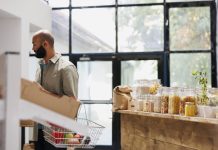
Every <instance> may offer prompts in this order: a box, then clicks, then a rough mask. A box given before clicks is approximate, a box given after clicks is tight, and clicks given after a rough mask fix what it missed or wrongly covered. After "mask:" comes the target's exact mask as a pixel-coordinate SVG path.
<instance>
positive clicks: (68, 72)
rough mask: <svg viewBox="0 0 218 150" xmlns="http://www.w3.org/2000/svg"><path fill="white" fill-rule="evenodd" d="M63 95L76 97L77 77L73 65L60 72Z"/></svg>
mask: <svg viewBox="0 0 218 150" xmlns="http://www.w3.org/2000/svg"><path fill="white" fill-rule="evenodd" d="M62 80H63V92H64V95H67V96H74V97H76V98H77V97H78V80H79V75H78V72H77V69H76V67H75V66H74V65H68V66H66V67H65V68H63V70H62Z"/></svg>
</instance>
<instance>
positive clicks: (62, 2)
mask: <svg viewBox="0 0 218 150" xmlns="http://www.w3.org/2000/svg"><path fill="white" fill-rule="evenodd" d="M48 1H49V5H50V6H51V7H68V6H69V0H48Z"/></svg>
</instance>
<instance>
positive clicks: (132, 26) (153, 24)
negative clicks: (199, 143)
mask: <svg viewBox="0 0 218 150" xmlns="http://www.w3.org/2000/svg"><path fill="white" fill-rule="evenodd" d="M126 12H128V13H126ZM118 27H119V29H118V45H119V48H118V51H119V52H144V51H162V50H163V7H162V6H145V7H122V8H119V9H118Z"/></svg>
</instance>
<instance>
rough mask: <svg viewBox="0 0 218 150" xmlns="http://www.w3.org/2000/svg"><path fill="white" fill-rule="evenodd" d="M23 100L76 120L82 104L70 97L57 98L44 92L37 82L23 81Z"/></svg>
mask: <svg viewBox="0 0 218 150" xmlns="http://www.w3.org/2000/svg"><path fill="white" fill-rule="evenodd" d="M21 85H22V87H21V98H22V99H24V100H27V101H29V102H32V103H34V104H36V105H40V106H42V107H44V108H47V109H49V110H52V111H54V112H56V113H59V114H61V115H63V116H66V117H69V118H73V119H74V118H75V117H76V116H77V113H78V109H79V107H80V102H79V101H77V100H73V99H72V98H71V97H68V96H61V97H60V96H57V95H54V94H51V93H49V92H48V91H45V90H42V88H41V87H40V86H39V85H38V84H37V83H35V82H32V81H29V80H26V79H21Z"/></svg>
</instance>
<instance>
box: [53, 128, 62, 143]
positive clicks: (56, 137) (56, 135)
mask: <svg viewBox="0 0 218 150" xmlns="http://www.w3.org/2000/svg"><path fill="white" fill-rule="evenodd" d="M52 136H53V138H54V142H55V144H59V143H63V140H64V139H63V138H64V133H63V132H58V131H52Z"/></svg>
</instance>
